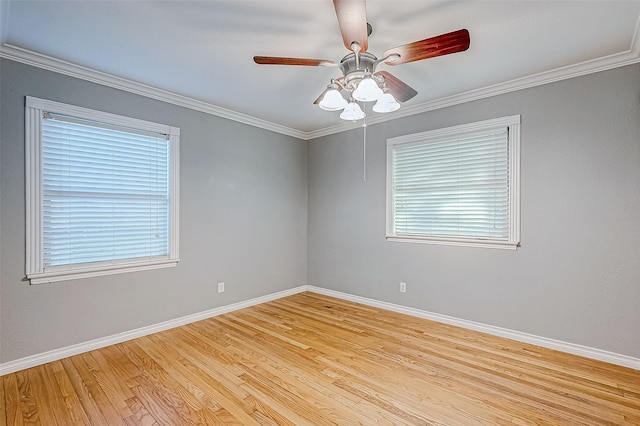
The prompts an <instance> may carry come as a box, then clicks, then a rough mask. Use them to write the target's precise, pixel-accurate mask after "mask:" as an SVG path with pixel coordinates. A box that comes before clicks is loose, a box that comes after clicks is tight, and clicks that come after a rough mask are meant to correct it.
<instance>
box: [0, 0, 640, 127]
mask: <svg viewBox="0 0 640 426" xmlns="http://www.w3.org/2000/svg"><path fill="white" fill-rule="evenodd" d="M0 6H1V8H0V12H1V15H2V16H0V18H1V21H0V27H1V29H0V38H1V39H0V41H1V42H2V51H1V52H0V54H1V55H2V56H4V57H7V58H11V59H15V60H20V61H22V62H26V63H31V64H34V65H38V66H43V67H45V68H49V69H54V70H56V71H60V72H65V73H68V74H71V75H75V76H80V77H82V78H87V79H90V80H92V81H99V82H103V83H106V84H109V85H112V86H115V87H121V88H125V89H127V90H131V91H134V92H137V93H142V94H146V95H150V96H152V97H156V98H159V99H164V100H169V101H172V102H174V103H178V104H182V105H186V106H190V107H194V108H196V109H200V110H204V111H208V112H211V113H214V114H217V115H222V116H227V117H228V118H232V119H235V120H237V121H244V122H248V123H252V124H255V125H258V126H261V127H265V128H272V129H274V130H276V131H280V132H282V133H288V134H291V135H294V136H298V137H301V138H303V139H309V138H310V137H315V136H320V135H322V134H328V133H333V132H335V131H339V130H341V129H344V128H346V127H345V126H347V127H348V126H354V124H352V123H350V122H344V121H343V120H340V118H339V117H338V115H339V113H337V112H327V111H322V110H320V109H319V108H318V107H317V106H316V105H313V101H314V100H315V99H316V98H317V97H318V95H319V94H320V93H321V92H322V91H323V90H324V88H325V87H326V85H327V84H328V83H329V81H330V79H331V78H335V77H338V76H339V75H340V74H339V69H338V68H327V67H302V66H274V65H257V64H255V63H254V62H253V60H252V58H253V56H254V55H265V56H290V57H302V58H316V59H328V60H333V61H336V62H338V61H339V60H340V59H341V58H342V57H343V56H344V55H346V54H347V53H349V52H348V51H347V49H346V48H345V47H344V45H343V43H342V37H341V35H340V29H339V27H338V22H337V19H336V15H335V11H334V8H333V4H332V2H331V1H330V0H296V1H286V0H277V1H268V0H254V1H250V0H233V1H187V0H182V1H171V0H164V1H115V0H114V1H87V0H85V1H77V0H75V1H64V0H56V1H32V0H0ZM367 17H368V22H369V23H370V24H371V25H372V26H373V33H372V34H371V36H370V38H369V52H371V53H373V54H375V55H377V56H381V54H382V52H383V51H384V50H386V49H388V48H391V47H394V46H398V45H402V44H406V43H410V42H413V41H417V40H421V39H424V38H427V37H432V36H436V35H440V34H443V33H447V32H450V31H454V30H458V29H461V28H466V29H468V30H469V32H470V36H471V45H470V48H469V50H467V51H465V52H461V53H456V54H452V55H447V56H442V57H438V58H432V59H427V60H423V61H419V62H413V63H409V64H402V65H398V66H395V67H392V66H387V65H380V66H379V67H378V70H383V69H384V70H386V71H389V72H391V73H393V74H394V75H395V76H396V77H398V78H400V79H401V80H403V81H404V82H405V83H407V84H409V85H410V86H412V87H413V88H415V89H416V90H417V91H418V95H417V96H416V97H415V98H413V99H411V100H410V101H408V102H406V103H404V104H403V107H402V108H401V109H400V110H398V111H397V112H395V113H391V114H388V115H381V114H376V113H374V112H370V113H369V116H368V118H367V119H368V120H369V122H379V121H383V120H385V119H391V118H395V117H399V116H403V115H407V114H411V113H417V112H422V111H426V110H430V109H435V108H439V107H442V106H447V105H451V104H455V103H459V102H464V101H468V100H472V99H477V98H481V97H486V96H491V95H493V94H497V93H504V92H506V91H510V90H517V89H520V88H524V87H530V86H533V85H537V84H543V83H546V82H550V81H556V80H559V79H562V78H568V77H572V76H577V75H581V74H586V73H589V72H594V71H599V70H603V69H608V68H612V67H615V66H620V65H624V64H630V63H635V62H640V59H639V56H640V55H639V51H640V46H639V45H640V40H638V38H640V36H639V35H638V23H639V18H640V1H628V2H625V1H615V2H610V1H424V0H422V1H400V0H393V1H391V0H389V1H382V0H369V1H368V2H367ZM157 89H160V90H157ZM369 108H370V107H369Z"/></svg>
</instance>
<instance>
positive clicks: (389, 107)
mask: <svg viewBox="0 0 640 426" xmlns="http://www.w3.org/2000/svg"><path fill="white" fill-rule="evenodd" d="M398 108H400V104H399V103H398V101H396V99H395V98H394V97H393V95H392V94H391V93H383V94H382V96H380V97H379V98H378V102H376V104H375V105H374V106H373V110H374V111H375V112H392V111H395V110H397V109H398Z"/></svg>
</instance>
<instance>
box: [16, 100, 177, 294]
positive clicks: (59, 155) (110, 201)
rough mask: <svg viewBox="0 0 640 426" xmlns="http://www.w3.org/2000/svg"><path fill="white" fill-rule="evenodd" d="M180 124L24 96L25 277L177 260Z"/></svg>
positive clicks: (48, 278)
mask: <svg viewBox="0 0 640 426" xmlns="http://www.w3.org/2000/svg"><path fill="white" fill-rule="evenodd" d="M179 138H180V129H178V128H175V127H171V126H166V125H161V124H156V123H150V122H146V121H141V120H136V119H132V118H127V117H122V116H118V115H114V114H108V113H104V112H99V111H93V110H89V109H85V108H80V107H75V106H71V105H66V104H61V103H58V102H52V101H47V100H43V99H37V98H32V97H27V101H26V109H25V139H26V156H25V157H26V183H27V185H26V186H27V187H26V192H27V205H26V212H27V262H26V272H27V278H29V279H30V280H31V283H32V284H40V283H47V282H54V281H61V280H68V279H73V278H82V277H93V276H99V275H106V274H114V273H121V272H131V271H139V270H145V269H154V268H162V267H169V266H175V265H176V264H177V262H178V260H179V259H178V192H179V191H178V189H179V187H178V179H179V173H178V164H179Z"/></svg>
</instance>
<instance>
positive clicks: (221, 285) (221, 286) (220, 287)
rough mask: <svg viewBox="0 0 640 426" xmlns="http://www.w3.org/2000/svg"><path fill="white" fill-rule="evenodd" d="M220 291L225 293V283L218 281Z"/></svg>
mask: <svg viewBox="0 0 640 426" xmlns="http://www.w3.org/2000/svg"><path fill="white" fill-rule="evenodd" d="M218 293H224V283H218Z"/></svg>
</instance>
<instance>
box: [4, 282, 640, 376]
mask: <svg viewBox="0 0 640 426" xmlns="http://www.w3.org/2000/svg"><path fill="white" fill-rule="evenodd" d="M305 291H309V292H313V293H318V294H322V295H325V296H331V297H335V298H337V299H342V300H347V301H350V302H355V303H361V304H363V305H367V306H373V307H375V308H380V309H385V310H388V311H392V312H399V313H401V314H406V315H411V316H413V317H417V318H424V319H428V320H431V321H436V322H440V323H443V324H450V325H455V326H458V327H462V328H466V329H468V330H474V331H479V332H482V333H487V334H491V335H493V336H498V337H504V338H506V339H511V340H516V341H518V342H523V343H529V344H532V345H536V346H540V347H543V348H548V349H554V350H558V351H561V352H566V353H569V354H573V355H578V356H583V357H585V358H590V359H595V360H598V361H603V362H608V363H611V364H616V365H621V366H623V367H629V368H633V369H636V370H640V358H634V357H631V356H628V355H621V354H616V353H614V352H609V351H605V350H602V349H596V348H591V347H588V346H583V345H577V344H574V343H569V342H563V341H560V340H555V339H549V338H546V337H540V336H536V335H533V334H527V333H522V332H519V331H515V330H510V329H507V328H502V327H496V326H493V325H488V324H482V323H478V322H474V321H468V320H464V319H460V318H455V317H450V316H447V315H442V314H437V313H434V312H429V311H423V310H421V309H416V308H410V307H408V306H401V305H396V304H393V303H389V302H382V301H379V300H375V299H369V298H366V297H362V296H356V295H353V294H349V293H343V292H340V291H335V290H330V289H326V288H322V287H316V286H312V285H301V286H298V287H294V288H291V289H288V290H283V291H279V292H276V293H271V294H268V295H265V296H260V297H256V298H254V299H249V300H245V301H241V302H237V303H232V304H230V305H225V306H220V307H218V308H213V309H210V310H207V311H203V312H199V313H196V314H192V315H186V316H184V317H180V318H176V319H173V320H168V321H164V322H161V323H158V324H154V325H149V326H146V327H141V328H137V329H135V330H131V331H125V332H123V333H118V334H114V335H111V336H106V337H102V338H99V339H95V340H90V341H88V342H83V343H78V344H76V345H71V346H67V347H64V348H60V349H54V350H51V351H47V352H43V353H41V354H36V355H31V356H27V357H24V358H20V359H17V360H14V361H9V362H5V363H2V364H0V376H3V375H5V374H10V373H14V372H16V371H20V370H24V369H27V368H31V367H35V366H38V365H42V364H46V363H48V362H53V361H57V360H59V359H62V358H67V357H70V356H73V355H78V354H81V353H84V352H88V351H92V350H95V349H100V348H104V347H106V346H110V345H115V344H117V343H122V342H126V341H128V340H132V339H136V338H138V337H143V336H148V335H150V334H153V333H159V332H161V331H164V330H169V329H171V328H175V327H180V326H182V325H186V324H191V323H193V322H196V321H201V320H204V319H207V318H212V317H215V316H218V315H222V314H226V313H229V312H233V311H237V310H239V309H244V308H248V307H250V306H255V305H259V304H261V303H266V302H271V301H273V300H277V299H281V298H283V297H288V296H292V295H294V294H298V293H302V292H305Z"/></svg>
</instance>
